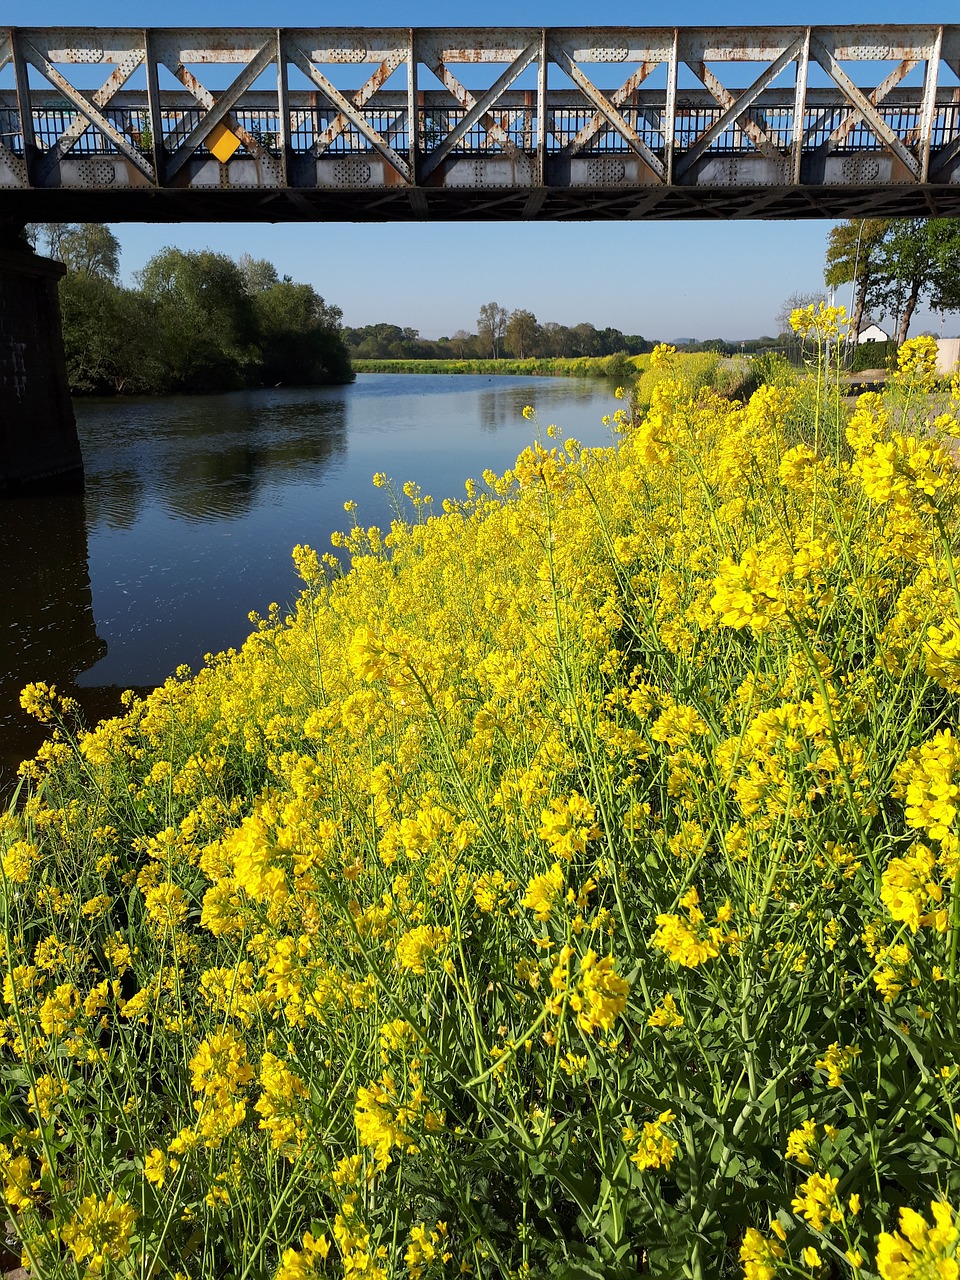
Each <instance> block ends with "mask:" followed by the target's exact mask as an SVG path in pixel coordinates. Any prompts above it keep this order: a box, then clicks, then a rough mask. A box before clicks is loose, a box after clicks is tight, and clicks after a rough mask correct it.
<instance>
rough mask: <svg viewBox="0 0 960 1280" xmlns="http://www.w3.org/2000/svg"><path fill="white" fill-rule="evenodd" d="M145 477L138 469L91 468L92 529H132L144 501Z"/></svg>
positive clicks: (89, 504)
mask: <svg viewBox="0 0 960 1280" xmlns="http://www.w3.org/2000/svg"><path fill="white" fill-rule="evenodd" d="M143 490H144V484H143V479H142V477H141V476H139V475H138V474H137V473H136V472H135V471H122V470H118V471H111V472H107V473H104V472H99V471H98V472H96V473H94V474H91V473H90V471H89V470H88V471H87V478H86V493H85V497H86V500H87V519H88V520H89V521H90V527H91V528H97V526H99V525H104V526H105V527H106V528H108V529H130V528H132V527H133V525H134V524H135V523H136V520H137V516H138V515H139V514H140V506H141V503H142V502H143Z"/></svg>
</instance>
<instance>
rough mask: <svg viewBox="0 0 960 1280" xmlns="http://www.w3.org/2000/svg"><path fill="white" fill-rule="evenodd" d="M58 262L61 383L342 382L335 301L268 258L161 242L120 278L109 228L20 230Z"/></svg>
mask: <svg viewBox="0 0 960 1280" xmlns="http://www.w3.org/2000/svg"><path fill="white" fill-rule="evenodd" d="M29 230H30V232H31V234H32V238H33V239H34V240H35V241H40V242H41V245H42V247H43V248H44V250H45V251H46V252H48V253H50V254H51V255H52V256H53V257H56V258H59V259H60V260H61V261H62V262H63V263H64V264H65V266H66V268H67V274H66V276H65V277H64V278H63V279H62V281H61V282H60V307H61V311H62V314H63V339H64V348H65V351H66V357H67V374H68V377H69V380H70V388H71V390H72V391H73V392H74V393H75V394H81V395H82V394H88V395H116V394H121V393H123V394H127V395H138V394H139V395H162V394H164V393H168V392H181V391H183V392H190V391H202V392H206V391H229V390H235V389H239V388H243V387H257V386H264V385H265V386H275V385H277V384H281V383H282V384H284V385H292V386H314V385H317V384H320V383H330V382H350V381H352V379H353V369H352V367H351V364H350V356H349V354H348V352H347V349H346V346H345V345H344V341H343V335H342V331H341V323H340V321H341V315H342V313H341V311H340V309H339V307H335V306H331V305H330V304H329V303H327V302H324V300H323V298H322V297H321V296H320V295H319V294H318V293H317V292H316V290H315V289H314V288H313V287H312V286H311V285H308V284H297V283H295V282H294V281H293V280H291V279H290V278H289V277H288V276H287V277H284V278H283V279H282V280H281V279H280V277H279V276H278V274H277V271H276V268H275V267H274V266H273V265H272V264H271V263H269V262H266V261H263V260H256V259H254V258H251V257H250V255H249V254H245V255H244V256H243V257H242V258H241V259H240V261H239V262H234V261H233V259H231V258H228V257H227V256H226V255H225V254H222V253H213V252H211V251H209V250H203V251H201V252H185V251H183V250H181V249H169V248H168V249H162V250H161V251H160V252H159V253H158V254H156V255H155V257H153V258H151V260H150V261H149V262H148V263H147V265H146V266H145V267H144V269H143V270H142V271H141V272H139V273H138V275H137V283H136V287H135V288H132V289H130V288H126V287H124V286H123V285H121V284H120V283H119V259H120V245H119V242H118V241H117V239H116V237H115V236H114V235H113V233H112V232H111V231H110V229H109V227H106V226H104V225H103V224H101V223H92V224H87V225H81V224H72V223H52V224H49V223H45V224H41V225H40V226H35V227H32V228H30V229H29Z"/></svg>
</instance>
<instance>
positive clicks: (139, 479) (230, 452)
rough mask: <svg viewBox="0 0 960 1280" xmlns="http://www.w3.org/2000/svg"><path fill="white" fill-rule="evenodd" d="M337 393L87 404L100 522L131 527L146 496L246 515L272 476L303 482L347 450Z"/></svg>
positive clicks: (185, 507)
mask: <svg viewBox="0 0 960 1280" xmlns="http://www.w3.org/2000/svg"><path fill="white" fill-rule="evenodd" d="M331 390H332V391H333V392H334V394H333V395H325V394H324V392H322V391H316V390H314V391H312V392H301V393H297V392H289V391H288V392H285V393H283V395H282V397H281V396H276V395H273V396H272V398H271V393H269V392H267V393H249V392H247V393H238V394H235V395H225V396H217V397H196V396H184V397H181V398H179V399H167V400H156V399H154V400H132V401H126V402H124V403H123V404H122V405H118V404H117V403H116V402H114V401H110V402H107V403H101V404H93V403H89V402H88V403H87V404H85V405H83V406H81V409H80V414H79V416H80V418H81V423H80V430H81V437H82V444H83V450H84V463H85V466H86V469H87V474H88V477H89V480H88V489H89V498H90V501H89V506H90V515H91V520H92V522H93V524H95V525H96V524H99V523H101V522H103V523H105V524H106V525H108V526H109V527H111V528H129V527H130V526H131V524H132V523H133V522H134V521H135V520H136V517H137V514H138V512H139V508H140V505H141V504H142V503H143V502H144V501H145V500H148V499H149V500H150V501H151V502H155V503H157V504H158V505H159V506H160V507H161V508H163V509H164V510H166V511H168V512H169V513H171V514H172V515H174V516H177V517H179V518H182V519H184V520H189V521H207V520H229V519H236V518H239V517H242V516H243V515H245V514H246V513H247V512H248V511H249V510H250V509H251V507H252V505H253V504H254V502H255V500H256V497H257V494H258V492H259V490H260V488H261V486H262V484H263V483H264V482H265V481H266V480H267V479H269V481H270V483H271V484H279V483H282V481H283V478H284V476H288V477H291V476H294V475H295V476H297V477H299V478H302V477H303V475H304V472H305V470H309V469H311V468H314V469H320V470H323V469H324V468H325V467H326V465H327V464H328V463H329V461H330V459H331V457H332V456H333V455H335V454H337V453H342V452H343V451H344V450H345V448H346V428H345V422H344V416H345V415H344V405H343V400H342V391H343V389H342V388H332V389H331ZM337 393H340V394H337Z"/></svg>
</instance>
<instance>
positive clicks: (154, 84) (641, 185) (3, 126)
mask: <svg viewBox="0 0 960 1280" xmlns="http://www.w3.org/2000/svg"><path fill="white" fill-rule="evenodd" d="M97 67H99V68H100V71H99V72H98V71H97V70H96V69H95V68H97ZM607 84H612V85H613V86H614V87H612V88H606V87H605V85H607ZM929 213H942V214H949V215H956V214H960V25H935V24H918V25H903V26H870V25H861V26H814V27H809V26H784V27H750V28H745V27H744V28H741V27H715V28H684V27H679V28H677V27H584V28H569V27H565V28H540V27H520V28H420V29H412V30H411V29H410V28H356V27H351V28H322V29H286V30H278V29H276V28H254V29H249V30H232V31H231V30H219V29H200V28H197V29H189V30H174V29H166V28H157V29H151V30H140V29H115V28H102V29H101V28H79V27H78V28H36V29H27V28H22V27H14V28H8V29H0V220H2V221H4V222H6V223H16V222H18V221H20V222H27V221H54V220H61V219H62V220H71V221H82V220H89V221H106V220H109V221H123V220H125V219H131V220H147V221H178V220H204V219H211V220H218V221H250V220H262V221H287V220H308V219H345V220H355V221H367V220H390V219H401V220H411V219H422V218H430V217H433V218H483V219H515V218H516V219H519V218H523V219H531V218H537V219H564V218H596V219H601V218H604V219H606V218H677V217H701V218H708V217H710V218H712V217H724V218H733V217H741V218H750V217H763V218H777V217H780V218H795V217H817V216H821V217H830V218H835V217H848V216H864V215H881V214H890V215H897V214H902V215H910V214H929Z"/></svg>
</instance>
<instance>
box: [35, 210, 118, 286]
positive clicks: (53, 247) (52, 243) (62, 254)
mask: <svg viewBox="0 0 960 1280" xmlns="http://www.w3.org/2000/svg"><path fill="white" fill-rule="evenodd" d="M35 228H36V240H37V241H38V242H40V243H42V244H43V245H44V247H45V248H46V251H47V252H48V253H49V254H50V255H51V257H54V258H59V260H60V261H61V262H62V263H63V264H64V266H65V267H66V268H67V270H68V271H72V272H73V273H74V275H79V276H87V277H90V276H97V277H98V278H100V279H101V280H116V279H117V278H118V277H119V275H120V241H119V240H118V239H117V237H116V236H115V235H114V234H113V232H112V231H111V230H110V228H109V227H108V226H107V225H106V223H105V222H41V223H37V224H35Z"/></svg>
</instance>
